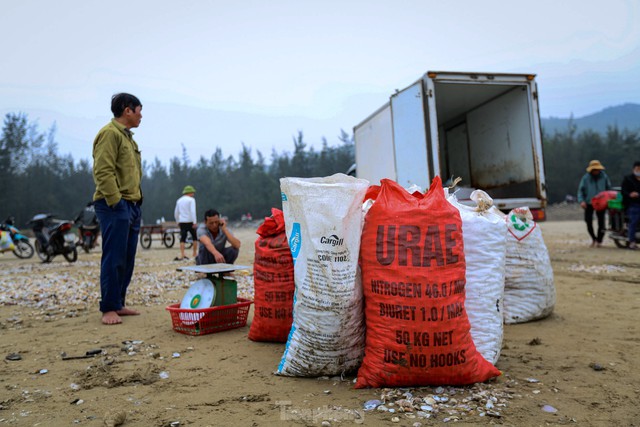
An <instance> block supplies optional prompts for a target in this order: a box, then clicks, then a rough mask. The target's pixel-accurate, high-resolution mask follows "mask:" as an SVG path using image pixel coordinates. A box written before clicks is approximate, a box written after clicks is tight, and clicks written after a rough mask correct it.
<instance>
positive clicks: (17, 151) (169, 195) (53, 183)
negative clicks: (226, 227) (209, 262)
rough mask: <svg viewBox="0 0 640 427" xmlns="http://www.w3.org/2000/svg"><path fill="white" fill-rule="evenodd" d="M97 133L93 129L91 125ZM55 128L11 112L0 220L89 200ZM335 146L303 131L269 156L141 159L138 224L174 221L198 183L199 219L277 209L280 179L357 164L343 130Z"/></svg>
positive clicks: (84, 173) (87, 180) (87, 181)
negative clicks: (185, 193) (289, 146)
mask: <svg viewBox="0 0 640 427" xmlns="http://www.w3.org/2000/svg"><path fill="white" fill-rule="evenodd" d="M96 131H97V130H96ZM55 133H56V129H55V125H54V126H52V127H51V128H50V129H49V130H47V131H41V130H40V129H38V127H37V125H36V124H34V123H30V122H29V120H28V117H27V115H26V114H22V113H9V114H7V115H6V116H5V118H4V123H3V128H2V133H1V134H0V221H4V219H5V218H7V217H8V216H9V215H13V216H15V218H16V222H17V225H18V226H21V227H23V226H24V225H25V224H26V223H27V221H28V220H29V219H31V218H32V217H33V215H35V214H37V213H53V214H55V215H56V216H58V217H59V218H65V219H74V218H75V217H76V216H77V214H78V213H79V212H80V211H81V210H82V209H83V208H84V206H85V205H86V204H87V203H88V202H89V201H90V200H91V199H92V197H93V192H94V190H95V186H94V183H93V175H92V170H91V167H92V165H91V164H90V162H89V161H87V160H80V161H77V162H76V161H74V159H73V157H72V156H71V155H61V154H60V153H59V152H58V144H57V142H56V139H55V138H56V137H55ZM338 140H339V141H338V142H339V143H338V144H336V145H335V146H330V145H329V143H328V141H327V140H326V138H323V139H322V141H321V148H320V149H319V150H316V149H314V147H313V146H311V145H309V144H308V143H307V142H306V141H305V139H304V134H303V132H302V131H299V132H298V133H297V134H296V135H295V136H294V137H293V141H292V142H293V150H292V151H291V152H287V151H284V152H277V151H276V150H273V151H272V153H271V156H270V158H269V160H268V161H267V159H266V158H265V156H264V155H263V154H262V153H261V152H260V151H256V152H255V154H254V152H253V150H252V149H251V148H250V147H247V146H246V145H244V144H242V145H241V149H240V152H239V153H238V155H237V156H225V155H224V154H223V152H222V149H220V148H216V150H215V151H214V152H213V154H212V155H211V157H209V158H205V157H200V158H199V159H198V160H197V161H191V159H190V158H189V155H188V153H187V150H186V149H185V148H184V146H183V147H182V157H174V158H172V159H171V160H170V161H169V164H168V165H165V164H163V163H162V162H160V160H159V159H158V158H155V159H153V160H148V159H144V160H143V174H144V176H143V178H142V193H143V196H144V202H143V209H142V212H143V221H144V223H145V224H154V223H155V222H156V220H158V219H160V218H163V217H164V218H165V220H167V221H173V220H174V218H173V211H174V207H175V202H176V200H177V199H178V198H179V197H180V196H181V195H182V189H183V188H184V186H185V185H192V186H194V187H195V188H196V202H197V207H198V216H199V217H200V218H199V219H200V220H202V215H203V214H204V211H205V210H206V209H216V210H218V211H219V212H220V213H221V214H222V215H224V216H227V217H229V218H230V219H231V220H235V219H239V218H241V216H242V215H244V214H247V213H251V215H252V216H253V218H255V219H261V218H263V217H265V216H269V215H270V214H271V208H272V207H281V205H282V204H281V195H280V182H279V179H280V178H281V177H285V176H300V177H311V176H326V175H332V174H334V173H337V172H345V171H347V169H348V168H349V167H350V166H351V165H352V164H353V162H354V157H355V155H354V145H353V139H352V137H351V136H350V135H349V134H347V133H346V132H344V131H341V133H340V135H339V136H338Z"/></svg>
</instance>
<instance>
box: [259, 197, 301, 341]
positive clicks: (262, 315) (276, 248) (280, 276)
mask: <svg viewBox="0 0 640 427" xmlns="http://www.w3.org/2000/svg"><path fill="white" fill-rule="evenodd" d="M271 214H272V215H271V217H268V218H265V219H264V222H263V223H262V225H260V227H259V228H258V230H257V231H256V232H257V233H258V235H259V237H258V238H257V239H256V243H255V249H256V253H255V258H254V262H253V285H254V290H255V295H254V315H253V321H252V323H251V329H250V330H249V339H250V340H253V341H273V342H286V341H287V337H288V336H289V330H290V329H291V323H292V322H293V292H294V290H295V284H294V280H293V258H292V257H291V250H290V249H289V243H287V235H286V233H285V226H284V215H283V213H282V211H281V210H279V209H275V208H273V209H271Z"/></svg>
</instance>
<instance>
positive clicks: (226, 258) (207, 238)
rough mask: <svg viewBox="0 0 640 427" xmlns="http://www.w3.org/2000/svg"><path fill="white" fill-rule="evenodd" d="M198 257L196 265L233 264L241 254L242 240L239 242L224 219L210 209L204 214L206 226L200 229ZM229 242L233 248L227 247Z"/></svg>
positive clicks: (201, 226)
mask: <svg viewBox="0 0 640 427" xmlns="http://www.w3.org/2000/svg"><path fill="white" fill-rule="evenodd" d="M198 241H199V242H200V246H199V248H198V257H197V258H196V264H198V265H203V264H217V263H226V264H233V263H234V262H235V260H236V259H237V258H238V253H239V252H240V240H238V239H237V238H236V237H235V236H234V235H233V233H232V232H231V230H229V227H228V226H227V221H226V220H225V219H224V218H220V213H219V212H218V211H216V210H215V209H209V210H208V211H206V212H205V213H204V224H203V225H200V227H198ZM227 242H229V244H230V245H231V246H227Z"/></svg>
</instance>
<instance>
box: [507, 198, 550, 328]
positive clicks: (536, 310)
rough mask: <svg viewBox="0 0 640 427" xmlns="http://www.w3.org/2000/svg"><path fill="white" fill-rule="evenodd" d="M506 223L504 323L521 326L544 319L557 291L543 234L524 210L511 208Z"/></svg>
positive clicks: (548, 312)
mask: <svg viewBox="0 0 640 427" xmlns="http://www.w3.org/2000/svg"><path fill="white" fill-rule="evenodd" d="M505 222H506V224H507V228H508V230H509V233H508V235H507V264H506V272H505V287H504V321H505V323H524V322H529V321H532V320H536V319H542V318H544V317H547V316H548V315H550V314H551V312H552V311H553V308H554V306H555V304H556V288H555V286H554V283H553V270H552V269H551V260H550V259H549V251H548V250H547V246H546V245H545V244H544V240H543V238H542V231H541V230H540V227H538V226H537V224H536V222H535V221H534V220H533V215H532V214H531V211H530V210H529V208H527V207H522V208H516V209H513V210H512V211H511V212H509V214H508V215H507V216H506V217H505Z"/></svg>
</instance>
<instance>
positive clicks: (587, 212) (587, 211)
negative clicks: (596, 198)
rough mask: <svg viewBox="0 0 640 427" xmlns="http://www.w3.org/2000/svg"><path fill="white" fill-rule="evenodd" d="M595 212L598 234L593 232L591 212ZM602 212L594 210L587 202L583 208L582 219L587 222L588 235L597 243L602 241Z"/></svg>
mask: <svg viewBox="0 0 640 427" xmlns="http://www.w3.org/2000/svg"><path fill="white" fill-rule="evenodd" d="M594 212H595V213H596V218H598V235H596V234H595V233H594V232H593V213H594ZM604 214H605V211H596V210H594V209H593V206H592V205H591V204H587V207H586V209H585V210H584V221H585V222H586V223H587V231H588V232H589V236H591V239H592V240H593V241H596V242H598V243H602V238H603V237H604V231H605V227H604Z"/></svg>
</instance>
